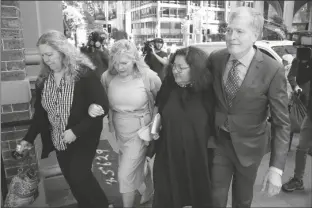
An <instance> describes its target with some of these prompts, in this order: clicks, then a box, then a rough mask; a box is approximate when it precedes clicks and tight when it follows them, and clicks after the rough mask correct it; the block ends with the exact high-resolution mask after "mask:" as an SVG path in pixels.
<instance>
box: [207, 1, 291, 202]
mask: <svg viewBox="0 0 312 208" xmlns="http://www.w3.org/2000/svg"><path fill="white" fill-rule="evenodd" d="M263 24H264V19H263V15H262V14H261V13H259V12H257V11H256V10H255V9H254V8H249V7H237V8H235V9H234V10H231V12H230V14H229V19H228V27H227V29H226V34H225V40H226V46H227V48H225V49H221V50H216V51H214V52H212V53H211V54H210V56H209V59H208V62H209V64H208V69H211V70H212V74H213V75H214V83H213V87H214V91H215V94H216V119H215V121H216V123H215V124H216V126H217V128H218V130H217V139H216V141H217V148H216V149H215V151H214V157H213V159H212V174H211V182H212V194H213V199H212V201H213V206H212V207H226V206H227V200H228V193H229V188H230V185H231V184H232V207H244V208H248V207H251V203H252V200H253V190H254V183H255V180H256V177H257V172H258V168H259V166H260V163H261V160H262V158H263V156H264V155H265V154H266V153H267V145H268V142H269V138H270V126H269V125H268V121H267V115H268V110H270V113H271V116H272V129H273V131H272V132H273V133H272V141H271V143H270V144H271V157H270V163H269V168H268V171H267V173H266V175H265V178H264V180H263V185H262V191H267V192H268V194H269V195H270V196H274V195H276V194H278V193H279V192H280V189H281V186H282V175H283V171H284V168H285V163H286V158H287V153H288V145H289V134H290V132H289V131H290V121H289V114H288V108H287V105H288V96H287V92H286V78H285V72H284V69H283V66H282V65H281V64H280V63H278V62H277V61H276V60H274V59H272V58H271V57H269V56H267V55H266V54H264V53H262V52H261V51H260V50H259V49H258V48H257V47H256V46H255V45H254V44H255V42H256V40H257V39H258V38H259V37H260V36H261V34H262V30H263Z"/></svg>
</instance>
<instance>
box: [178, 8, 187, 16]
mask: <svg viewBox="0 0 312 208" xmlns="http://www.w3.org/2000/svg"><path fill="white" fill-rule="evenodd" d="M178 16H179V18H184V17H185V16H186V9H181V8H179V9H178Z"/></svg>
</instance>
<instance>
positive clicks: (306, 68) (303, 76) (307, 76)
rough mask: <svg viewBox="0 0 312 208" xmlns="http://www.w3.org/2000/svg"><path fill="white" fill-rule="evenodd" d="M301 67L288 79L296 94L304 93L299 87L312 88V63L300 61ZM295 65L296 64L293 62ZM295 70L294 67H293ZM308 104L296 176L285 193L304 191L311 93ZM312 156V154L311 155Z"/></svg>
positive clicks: (311, 137) (311, 141) (311, 132)
mask: <svg viewBox="0 0 312 208" xmlns="http://www.w3.org/2000/svg"><path fill="white" fill-rule="evenodd" d="M296 61H297V60H296ZM299 63H301V65H299V67H298V66H297V69H295V70H293V71H292V70H291V72H292V74H290V73H289V74H290V75H288V79H290V81H292V82H291V83H292V85H293V86H295V87H294V91H295V92H296V93H300V91H301V93H303V89H302V88H300V87H299V86H305V85H306V84H310V86H309V89H311V88H312V61H311V60H310V61H308V60H307V61H299ZM293 64H294V62H293ZM292 68H293V67H292ZM307 100H308V104H307V115H306V116H305V118H304V119H303V122H302V125H301V128H300V136H299V144H298V146H297V150H296V160H295V170H294V176H293V177H292V178H291V179H290V180H289V181H287V182H286V183H285V184H283V186H282V190H283V191H285V192H293V191H296V190H303V189H304V184H303V180H302V179H303V176H304V172H305V167H306V160H307V154H308V152H309V149H310V154H311V152H312V92H311V90H310V92H309V98H308V99H307ZM311 155H312V154H311Z"/></svg>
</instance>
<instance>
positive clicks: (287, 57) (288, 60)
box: [282, 54, 294, 100]
mask: <svg viewBox="0 0 312 208" xmlns="http://www.w3.org/2000/svg"><path fill="white" fill-rule="evenodd" d="M282 59H283V65H284V69H285V77H286V78H287V76H288V73H289V71H290V68H291V63H292V61H293V59H294V57H293V55H291V54H285V55H283V57H282ZM292 91H293V90H292V87H291V85H290V83H289V81H288V80H287V94H288V99H289V100H290V98H291V94H292Z"/></svg>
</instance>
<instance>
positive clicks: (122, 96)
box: [108, 76, 151, 193]
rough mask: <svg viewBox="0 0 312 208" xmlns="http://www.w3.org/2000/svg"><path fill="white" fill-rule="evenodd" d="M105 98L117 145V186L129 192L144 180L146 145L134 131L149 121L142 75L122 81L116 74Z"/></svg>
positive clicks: (122, 190) (121, 191)
mask: <svg viewBox="0 0 312 208" xmlns="http://www.w3.org/2000/svg"><path fill="white" fill-rule="evenodd" d="M108 99H109V102H110V106H111V108H112V110H113V114H112V116H113V117H112V121H113V125H114V128H115V136H116V138H117V143H118V147H119V169H118V179H119V189H120V193H128V192H132V191H135V190H137V189H139V187H140V186H141V185H142V183H143V182H144V162H145V154H146V145H145V143H144V142H143V141H142V140H141V139H140V138H139V136H138V134H137V132H138V130H139V129H140V128H141V127H143V126H145V125H147V124H148V123H149V122H150V121H151V115H150V112H149V109H148V96H147V93H146V89H145V87H144V83H143V80H142V78H135V79H131V80H129V81H127V82H123V81H122V80H121V79H120V78H119V77H118V76H115V77H114V78H113V79H112V81H111V83H110V85H109V88H108Z"/></svg>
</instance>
